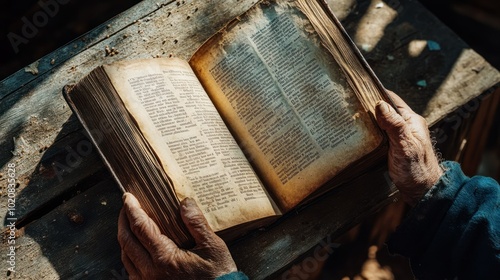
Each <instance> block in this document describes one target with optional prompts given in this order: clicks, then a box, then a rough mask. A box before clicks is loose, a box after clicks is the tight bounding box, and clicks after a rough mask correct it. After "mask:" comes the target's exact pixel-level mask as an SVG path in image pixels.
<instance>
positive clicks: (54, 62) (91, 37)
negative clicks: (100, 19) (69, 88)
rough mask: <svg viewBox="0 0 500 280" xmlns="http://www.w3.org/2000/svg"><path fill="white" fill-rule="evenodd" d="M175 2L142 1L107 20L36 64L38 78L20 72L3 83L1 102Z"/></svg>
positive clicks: (0, 86) (1, 85)
mask: <svg viewBox="0 0 500 280" xmlns="http://www.w3.org/2000/svg"><path fill="white" fill-rule="evenodd" d="M174 2H175V1H172V0H159V1H154V0H145V1H141V2H139V3H138V4H137V5H135V6H133V7H131V8H130V9H128V10H126V11H124V12H122V13H121V14H119V15H118V16H115V17H113V18H111V19H109V20H107V21H106V22H104V23H103V24H101V25H99V26H97V27H96V28H94V29H92V30H91V31H89V32H87V33H85V34H84V35H82V36H80V37H78V38H76V39H75V40H73V41H71V42H70V43H68V44H66V45H64V46H62V47H60V48H59V49H57V50H56V51H54V52H52V53H50V54H48V55H46V56H44V57H42V58H41V59H39V60H37V61H35V62H33V64H38V67H37V69H38V74H33V73H30V72H26V71H25V69H24V68H23V69H20V70H18V71H17V72H15V73H13V74H12V75H11V76H10V77H7V78H6V79H4V80H3V81H0V89H2V90H1V91H0V100H1V99H3V98H4V97H5V96H6V95H8V94H10V93H12V92H14V91H16V90H17V89H18V88H19V87H22V86H24V85H26V84H28V83H30V82H32V81H33V80H36V79H37V78H39V77H41V76H43V75H44V74H47V73H50V72H51V71H53V69H55V68H56V67H58V66H59V65H62V64H64V63H65V62H66V61H67V60H70V59H71V58H72V57H74V56H76V55H78V54H79V53H81V52H82V51H84V50H86V49H88V48H91V47H92V46H94V45H95V44H97V43H99V42H101V41H103V40H104V39H106V38H108V37H112V36H113V35H114V34H116V33H117V32H119V31H121V30H123V29H125V28H127V27H128V26H129V25H131V24H133V23H134V21H136V20H140V19H142V18H144V17H145V16H147V15H148V14H150V13H152V12H154V11H157V10H159V9H160V8H161V7H163V6H166V5H170V4H173V3H174Z"/></svg>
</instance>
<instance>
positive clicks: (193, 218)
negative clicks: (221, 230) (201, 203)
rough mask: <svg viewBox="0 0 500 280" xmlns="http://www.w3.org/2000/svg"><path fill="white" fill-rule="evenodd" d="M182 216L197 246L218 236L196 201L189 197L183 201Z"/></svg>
mask: <svg viewBox="0 0 500 280" xmlns="http://www.w3.org/2000/svg"><path fill="white" fill-rule="evenodd" d="M181 216H182V220H183V221H184V224H185V225H186V227H187V228H188V230H189V233H191V235H192V236H193V238H194V240H195V242H196V244H197V245H199V244H202V243H206V242H208V241H211V240H212V239H214V237H215V236H216V235H215V233H214V232H213V230H212V228H211V227H210V225H209V224H208V222H207V219H206V218H205V216H204V215H203V213H202V212H201V209H200V208H199V207H198V205H197V204H196V201H195V200H194V199H192V198H190V197H187V198H185V199H184V200H182V201H181Z"/></svg>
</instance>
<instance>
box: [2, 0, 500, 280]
mask: <svg viewBox="0 0 500 280" xmlns="http://www.w3.org/2000/svg"><path fill="white" fill-rule="evenodd" d="M223 2H224V3H223V4H222V3H221V2H220V1H181V3H179V1H177V2H176V1H149V0H145V1H142V2H141V3H139V4H137V5H136V6H135V7H133V8H131V9H129V10H128V11H126V12H124V13H122V14H121V15H119V16H117V17H115V18H112V19H111V20H109V21H108V22H106V23H104V24H102V25H101V26H99V27H97V28H96V29H94V30H92V31H91V32H89V33H87V34H85V35H84V36H82V37H80V38H78V39H76V40H74V41H73V42H71V43H70V44H68V45H66V46H63V47H61V48H60V49H58V50H57V51H55V52H53V53H51V54H49V55H47V56H46V57H44V58H42V59H40V60H39V61H37V62H36V63H35V64H33V65H32V66H31V67H30V68H27V69H21V70H19V71H18V72H17V73H15V74H14V75H12V76H10V77H9V78H7V79H5V80H4V81H2V82H1V83H0V102H1V103H0V168H1V171H0V172H1V174H0V186H1V196H0V219H1V220H2V221H3V231H4V235H3V239H2V243H1V247H0V252H1V266H0V267H1V271H0V277H1V278H4V277H5V276H6V275H7V276H8V277H7V278H12V279H31V278H34V279H35V278H36V279H39V278H46V279H57V278H61V279H75V278H83V277H88V278H90V279H110V278H111V279H112V278H114V279H125V277H126V274H125V270H124V268H123V265H122V263H121V261H120V249H119V246H118V243H117V241H116V231H117V217H118V213H119V209H120V207H121V204H122V202H121V195H120V192H119V190H118V188H117V187H116V186H115V184H114V182H113V180H112V179H111V177H110V174H109V173H108V172H107V170H106V169H105V168H104V166H103V164H102V162H101V160H100V158H99V156H98V155H97V153H96V151H95V149H92V148H90V149H89V148H88V147H89V146H88V144H89V142H88V140H87V138H86V137H85V134H84V132H83V130H82V127H81V126H80V124H79V123H78V121H77V120H76V118H75V117H74V116H73V115H72V113H71V111H70V109H69V108H68V106H67V105H66V103H65V101H64V100H63V98H62V95H61V89H62V87H63V86H64V85H65V84H67V83H70V82H74V81H77V80H79V79H80V78H82V77H83V76H84V75H85V74H87V73H88V72H89V71H90V70H92V69H93V68H94V67H96V66H98V65H100V64H102V63H109V62H113V61H116V60H121V59H131V58H143V57H157V56H168V55H169V54H173V55H175V56H178V57H181V58H185V59H188V58H189V57H190V55H191V54H192V53H193V52H194V51H195V49H196V48H197V47H198V46H200V44H202V43H203V41H204V40H206V39H207V38H208V37H209V36H210V35H211V34H213V33H214V32H215V31H217V30H218V29H219V28H221V27H222V26H223V25H224V23H226V22H227V21H229V20H230V19H232V18H233V17H235V16H237V15H239V14H240V13H242V12H244V11H245V10H246V9H248V8H249V7H250V6H251V5H252V4H253V3H254V2H255V1H251V0H239V1H238V0H227V1H223ZM329 2H330V5H331V7H332V9H333V10H334V12H335V13H336V14H337V16H338V17H339V18H340V19H341V20H342V21H343V23H344V25H345V27H346V29H347V30H348V32H349V33H350V34H351V36H352V37H353V39H354V40H355V41H356V43H357V44H358V46H360V47H361V49H362V50H363V52H364V54H365V55H366V58H367V60H368V62H369V64H370V65H371V66H372V67H373V69H374V71H375V72H376V73H377V75H378V76H379V77H380V79H381V81H382V83H383V84H384V85H385V86H386V87H387V88H390V89H392V90H394V91H396V92H398V93H400V94H401V96H402V97H403V98H404V99H405V100H406V101H407V102H408V103H409V104H410V105H411V106H412V108H414V110H415V111H416V112H418V113H421V114H423V115H424V116H425V117H426V118H427V120H428V122H429V123H430V124H435V123H437V122H438V121H439V120H441V119H443V118H444V117H446V116H448V115H449V114H451V113H452V112H453V111H454V110H456V109H457V108H460V107H461V106H463V105H464V104H466V103H467V102H469V101H470V100H473V99H474V98H476V97H478V96H480V95H481V94H483V95H482V96H485V94H486V92H487V91H492V90H491V89H492V88H494V87H495V86H496V85H497V84H498V82H499V81H500V74H499V73H498V72H497V71H496V70H495V69H494V68H492V67H491V66H490V65H489V64H488V63H486V62H485V61H484V60H483V59H482V58H481V57H480V56H479V55H478V54H476V53H475V52H474V51H473V50H471V49H469V48H468V47H467V45H466V44H465V43H464V42H462V41H461V40H460V39H458V38H457V37H456V35H454V34H453V33H452V32H451V31H450V30H448V29H447V28H446V27H445V26H443V25H442V24H441V23H440V22H439V21H438V20H437V19H436V18H435V17H434V16H432V15H431V14H429V12H427V11H426V10H425V9H424V8H422V6H421V5H420V4H419V3H418V2H416V1H410V0H405V1H401V2H398V1H392V0H389V1H384V2H378V1H368V0H360V1H354V0H338V1H333V0H331V1H329ZM380 3H383V4H380ZM429 40H430V41H432V42H431V43H430V44H429ZM433 42H435V43H438V45H439V47H436V46H437V45H436V44H434V43H433ZM106 46H109V48H115V49H116V50H118V53H117V54H116V55H113V56H111V55H106V51H105V48H106ZM35 69H36V70H37V71H34V70H35ZM35 72H38V73H35ZM495 95H496V96H498V92H497V93H496V94H495ZM480 99H483V97H480ZM475 100H478V99H475ZM473 102H475V101H473ZM477 102H479V103H480V101H477ZM469 105H470V102H469ZM467 108H468V109H466V110H469V111H466V113H471V114H472V113H474V112H475V111H477V110H478V108H479V106H469V107H467ZM462 110H463V107H462ZM454 116H456V117H458V119H459V120H461V119H460V118H462V119H464V118H466V117H465V116H463V115H456V114H455V115H454ZM447 120H448V121H449V120H450V119H449V118H448V119H447ZM454 124H455V123H454ZM458 129H459V127H458V126H457V127H456V128H454V127H452V132H453V130H458ZM444 133H451V132H449V130H448V132H444ZM441 136H443V135H441ZM444 136H447V135H444ZM445 138H449V137H445ZM442 139H444V138H442ZM14 166H15V167H14ZM9 167H13V168H9ZM384 171H385V169H384V166H379V167H375V168H374V170H373V171H372V172H370V173H368V174H366V175H364V176H360V177H359V178H358V179H357V180H355V181H354V182H352V183H350V184H348V185H346V186H343V187H340V188H337V189H335V190H333V191H332V192H330V193H329V194H328V195H326V196H324V197H323V198H321V199H320V200H319V201H317V202H315V203H314V204H312V205H310V206H308V207H305V208H303V209H298V210H297V211H295V212H293V213H290V214H288V215H287V216H286V217H284V218H282V219H281V220H280V221H278V222H277V223H276V224H274V225H273V226H271V227H269V228H267V229H265V230H257V231H255V232H252V233H250V234H249V235H248V236H246V237H245V238H243V239H242V240H239V241H237V242H236V243H234V244H232V245H231V246H230V249H231V251H232V253H233V256H234V258H235V260H236V262H237V264H238V266H239V268H240V269H241V270H243V271H245V272H246V273H247V274H248V275H249V276H251V278H252V279H262V278H272V277H277V276H278V275H279V273H280V271H283V269H284V268H286V267H289V265H290V264H292V263H293V262H294V261H296V260H297V259H298V258H299V257H300V256H301V255H303V254H304V253H305V252H308V251H311V250H312V251H313V252H314V250H316V249H317V248H320V247H324V246H325V245H326V246H329V243H328V241H329V240H331V239H329V238H331V237H336V236H338V235H340V234H341V233H343V232H345V231H346V230H347V229H348V228H349V227H351V226H353V225H355V224H356V223H358V222H359V221H361V220H362V219H363V217H365V216H366V215H368V214H370V213H373V212H375V211H377V209H379V208H380V207H382V206H383V205H386V204H388V203H390V202H391V201H392V200H394V199H395V189H394V188H393V187H391V185H390V183H389V182H388V181H387V180H386V176H384V174H385V172H384ZM10 176H12V177H14V179H15V184H16V186H15V198H16V199H15V203H12V204H10V205H9V204H8V203H9V201H8V196H9V192H8V191H9V188H8V183H9V181H8V179H9V178H10ZM10 196H13V194H10ZM9 207H10V209H9ZM13 221H15V222H16V225H17V229H16V230H13V229H11V228H9V227H8V225H9V224H10V223H11V222H13ZM11 233H12V234H14V233H15V236H16V237H17V238H16V239H15V247H14V251H12V250H10V249H11V248H10V246H12V244H9V241H11V242H12V240H13V239H9V235H10V234H11ZM325 238H326V239H325ZM322 240H323V243H322V244H323V245H321V246H320V247H318V245H317V244H318V243H319V242H320V241H322ZM325 240H326V242H325ZM328 251H329V250H327V252H328ZM12 252H14V253H15V270H16V272H15V273H10V274H9V273H8V271H7V269H8V267H11V265H12V264H13V263H8V262H7V261H9V260H12V255H13V253H12ZM319 257H321V258H322V257H323V256H322V255H321V256H316V257H315V254H313V255H312V258H313V259H311V261H312V262H311V264H312V265H314V261H315V259H314V258H319ZM311 269H313V267H312V266H311Z"/></svg>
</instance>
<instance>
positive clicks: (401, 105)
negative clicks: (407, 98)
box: [386, 90, 415, 120]
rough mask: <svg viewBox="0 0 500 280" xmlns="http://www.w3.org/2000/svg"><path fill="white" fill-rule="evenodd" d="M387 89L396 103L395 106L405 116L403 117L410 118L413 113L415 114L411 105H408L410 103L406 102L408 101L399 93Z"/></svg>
mask: <svg viewBox="0 0 500 280" xmlns="http://www.w3.org/2000/svg"><path fill="white" fill-rule="evenodd" d="M386 91H387V94H388V95H389V98H390V99H391V101H392V103H394V106H396V108H397V109H398V111H399V113H400V114H401V116H403V119H405V120H408V119H409V118H411V116H412V115H413V114H415V112H413V110H412V109H411V108H410V106H408V104H406V102H404V100H403V99H401V97H399V95H397V94H396V93H394V92H393V91H390V90H386Z"/></svg>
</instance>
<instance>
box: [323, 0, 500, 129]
mask: <svg viewBox="0 0 500 280" xmlns="http://www.w3.org/2000/svg"><path fill="white" fill-rule="evenodd" d="M334 2H335V1H330V3H332V4H333V3H334ZM377 3H378V2H376V1H359V3H358V7H356V13H359V16H356V15H355V13H354V14H353V13H351V15H350V16H349V17H347V18H346V20H345V21H344V22H343V24H344V26H345V28H346V30H347V31H348V33H349V34H350V35H351V37H352V38H353V39H354V41H355V42H356V44H357V45H358V47H359V48H360V49H361V50H362V52H363V54H364V55H365V57H366V59H367V61H368V63H369V64H370V66H371V67H372V68H373V70H374V72H375V73H376V74H377V76H378V77H379V78H380V80H381V82H382V84H383V85H384V86H385V87H386V88H388V89H391V90H393V91H395V92H396V93H398V94H399V95H400V96H401V97H402V98H403V99H404V100H405V101H406V102H407V103H408V104H409V105H410V106H411V107H412V109H413V110H414V111H415V112H417V113H419V114H421V115H422V116H423V117H425V118H426V120H427V122H428V124H429V125H433V124H435V123H437V122H438V121H439V120H441V119H443V118H444V116H446V115H447V114H449V113H451V112H453V111H455V110H456V109H457V108H459V107H460V106H461V105H462V104H465V103H467V102H468V101H470V100H472V99H473V98H475V97H477V96H479V95H480V94H482V93H483V92H485V91H487V90H488V89H490V88H491V87H493V86H495V85H496V84H498V83H499V82H500V73H499V72H498V71H497V70H496V69H495V68H494V67H492V66H491V65H490V64H489V63H487V62H486V61H485V60H484V58H482V57H481V56H480V55H478V54H477V53H476V52H474V51H473V50H471V49H470V48H469V46H467V44H465V42H463V41H462V40H461V39H460V38H459V37H458V36H457V35H456V34H455V33H454V32H453V31H452V30H450V29H449V28H448V27H447V26H445V25H444V24H442V23H441V22H440V21H439V20H438V19H437V18H436V17H435V16H434V15H433V14H431V13H430V12H429V11H427V10H426V9H425V8H424V7H423V6H422V5H421V4H420V3H419V2H418V1H414V0H407V1H384V2H383V3H384V6H383V7H382V8H376V5H377ZM428 41H433V42H435V43H437V44H439V47H440V49H439V50H430V49H429V47H428V45H427V42H428ZM364 49H365V50H364ZM419 81H425V82H426V84H427V86H425V87H424V86H419V85H417V82H419Z"/></svg>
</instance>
